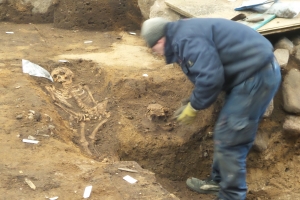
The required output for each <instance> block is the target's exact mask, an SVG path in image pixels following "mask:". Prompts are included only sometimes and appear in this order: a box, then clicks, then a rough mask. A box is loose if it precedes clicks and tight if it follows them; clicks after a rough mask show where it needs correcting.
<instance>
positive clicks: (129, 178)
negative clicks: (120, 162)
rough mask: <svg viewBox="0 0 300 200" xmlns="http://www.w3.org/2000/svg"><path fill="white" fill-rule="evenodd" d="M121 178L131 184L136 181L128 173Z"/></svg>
mask: <svg viewBox="0 0 300 200" xmlns="http://www.w3.org/2000/svg"><path fill="white" fill-rule="evenodd" d="M123 179H124V180H125V181H127V182H128V183H131V184H133V183H136V182H137V180H136V179H134V178H132V177H131V176H129V175H127V176H124V177H123Z"/></svg>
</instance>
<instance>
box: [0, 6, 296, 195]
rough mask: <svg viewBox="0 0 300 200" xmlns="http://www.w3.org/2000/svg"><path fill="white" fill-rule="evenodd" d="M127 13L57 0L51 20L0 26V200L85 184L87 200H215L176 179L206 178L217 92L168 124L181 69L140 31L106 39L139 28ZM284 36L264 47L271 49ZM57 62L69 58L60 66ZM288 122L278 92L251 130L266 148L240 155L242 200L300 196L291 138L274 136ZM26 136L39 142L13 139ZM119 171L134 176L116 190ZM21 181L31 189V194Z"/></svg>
mask: <svg viewBox="0 0 300 200" xmlns="http://www.w3.org/2000/svg"><path fill="white" fill-rule="evenodd" d="M3 5H4V4H1V5H0V9H4V7H3ZM136 5H137V3H136V1H128V2H127V1H101V3H100V2H98V1H89V2H86V1H84V2H74V1H71V0H61V1H59V2H57V4H55V7H53V9H56V11H55V14H54V24H53V23H51V24H12V23H3V22H2V23H1V24H0V25H1V26H0V41H1V49H0V56H1V58H2V59H1V61H0V72H1V73H0V75H1V79H0V85H1V86H2V87H1V90H0V91H1V94H2V95H1V97H0V109H1V112H2V116H0V123H1V124H2V128H1V132H0V134H1V135H2V136H1V137H0V138H1V139H0V145H1V147H2V148H1V149H2V150H3V151H2V153H0V159H1V160H4V161H5V162H3V163H2V164H1V165H0V169H1V170H0V174H1V176H2V177H3V178H2V181H1V183H0V186H1V187H0V188H1V189H0V192H1V193H2V194H4V195H3V196H4V197H7V199H41V198H44V197H45V196H59V197H60V198H63V199H82V195H81V194H80V195H78V193H77V191H81V190H83V188H84V187H85V186H86V184H93V185H95V188H94V189H93V196H92V197H91V199H105V198H107V199H176V197H175V196H177V197H178V198H179V199H183V200H188V199H204V200H208V199H212V198H213V196H211V195H200V194H196V193H194V192H192V191H190V190H188V189H187V188H186V186H185V180H186V178H188V177H190V176H194V177H198V178H206V177H207V176H208V175H209V173H210V166H211V163H212V158H213V141H212V134H213V127H214V122H215V120H216V117H217V115H218V112H219V111H220V108H221V106H222V102H223V95H220V97H219V98H218V101H217V102H216V103H215V104H213V105H212V106H211V107H210V108H208V109H207V110H204V111H201V112H200V113H199V114H198V117H197V120H196V122H195V123H193V124H192V125H191V126H181V125H179V124H177V123H176V122H175V121H174V120H172V114H173V112H174V111H175V110H176V109H177V108H178V107H179V106H180V102H181V100H182V99H184V98H186V97H188V96H189V94H190V92H191V91H192V89H193V86H192V84H191V83H190V82H189V81H188V79H187V78H186V77H185V76H184V75H183V73H182V72H181V70H180V68H179V67H178V66H176V65H165V64H164V59H163V58H161V57H159V56H156V55H153V54H152V53H151V51H150V50H149V49H147V48H146V47H145V45H144V41H142V40H141V39H140V38H139V36H138V34H139V33H138V31H137V35H130V34H128V33H126V32H122V31H115V32H111V31H108V30H119V29H120V30H137V29H138V28H139V24H140V20H141V19H142V18H141V17H140V14H139V12H138V11H137V6H136ZM1 6H2V7H1ZM28 9H29V8H28ZM51 9H52V8H51ZM69 11H71V12H69ZM6 12H7V13H8V12H11V13H12V14H10V15H8V16H9V17H10V18H9V19H8V18H5V16H7V15H3V17H4V18H2V19H7V20H14V21H18V20H17V19H19V20H20V21H22V22H23V21H24V20H25V19H27V18H26V16H27V14H26V11H24V16H18V15H17V14H18V12H16V13H13V12H12V11H6ZM68 12H69V13H68ZM25 15H26V16H25ZM28 16H29V14H28ZM14 17H15V19H14ZM50 18H51V15H49V19H50ZM28 19H29V18H28ZM30 19H33V18H30ZM45 20H46V19H45ZM47 20H48V18H47ZM20 21H18V22H20ZM25 21H26V20H25ZM41 22H43V20H42V21H41ZM57 27H61V28H68V29H72V30H63V29H60V28H57ZM81 28H86V29H93V30H97V29H99V30H105V32H96V31H90V30H89V31H84V30H82V29H81ZM6 31H12V32H14V34H5V32H6ZM293 34H298V33H297V32H296V33H293ZM287 35H288V36H290V35H289V34H287ZM282 36H283V35H276V36H272V37H270V40H271V41H272V42H273V43H275V42H276V41H277V40H278V39H279V38H280V37H282ZM22 59H26V60H29V61H31V62H33V63H35V64H38V65H40V66H42V67H43V68H45V69H46V70H47V71H49V72H50V73H51V72H52V71H53V70H54V69H58V68H67V69H69V70H70V71H72V73H73V78H72V83H71V84H70V85H68V87H67V86H64V85H63V84H62V82H60V83H59V82H56V81H55V82H51V81H49V80H48V79H46V78H41V77H35V76H30V75H28V74H24V73H22V64H21V60H22ZM62 59H63V60H67V62H61V61H60V62H59V60H62ZM292 68H298V69H300V67H299V63H297V62H296V61H295V60H294V58H293V57H291V59H290V61H289V64H288V66H287V69H286V70H285V71H282V74H283V75H284V74H286V72H287V70H289V69H292ZM86 86H88V88H89V89H86ZM47 87H51V88H52V89H53V90H51V91H54V92H52V93H51V92H49V89H47ZM78 88H79V89H78ZM75 89H78V91H84V92H78V93H77V92H76V90H75ZM55 91H56V92H55ZM57 91H58V92H57ZM72 91H73V92H72ZM88 91H90V93H89V92H88ZM74 94H76V95H74ZM83 94H86V96H83ZM55 95H56V96H55ZM53 96H54V97H53ZM58 96H60V97H64V98H62V99H64V100H65V101H64V100H62V99H58V98H57V97H58ZM91 96H92V97H91ZM92 108H96V110H95V109H92ZM96 111H97V112H98V113H97V112H96ZM100 111H101V112H100ZM95 112H96V114H95ZM286 115H287V113H285V112H284V111H283V108H282V94H281V90H280V91H279V92H278V94H277V95H276V97H275V99H274V111H273V114H272V115H271V117H270V118H267V119H264V120H263V121H262V123H261V125H260V128H259V131H258V134H259V135H260V136H261V137H263V138H264V141H265V142H266V144H267V147H268V148H267V149H266V150H265V151H263V152H261V151H257V149H255V148H253V149H252V151H251V152H250V154H249V157H248V177H247V180H248V184H249V192H248V199H249V200H258V199H261V200H264V199H272V200H279V199H285V200H288V199H293V200H294V199H300V193H299V184H300V183H299V173H298V167H297V166H298V165H299V162H300V157H299V156H300V149H299V147H300V140H299V138H298V137H297V136H294V135H290V134H288V133H285V132H283V129H282V124H283V122H284V119H285V116H286ZM82 116H83V117H85V118H86V119H85V120H83V119H82ZM103 121H104V123H103V124H101V122H103ZM93 133H95V138H94V139H92V138H91V137H90V136H91V135H92V134H93ZM29 136H33V137H35V138H36V139H37V140H39V141H40V143H39V144H38V145H31V144H25V143H22V139H26V138H28V137H29ZM83 136H84V137H85V139H86V141H87V143H88V145H87V146H84V144H86V143H85V142H83V141H82V140H83ZM140 166H141V167H140ZM118 167H126V168H131V169H137V170H138V171H140V172H141V173H140V174H138V175H136V176H135V175H132V176H134V177H135V178H137V179H139V182H138V184H136V185H133V186H132V185H127V183H125V182H122V181H123V180H122V176H123V175H126V174H124V172H122V173H121V172H119V171H118V170H116V169H118ZM152 172H154V173H155V176H156V179H157V180H158V181H157V180H155V178H154V175H153V173H152ZM26 177H27V178H29V179H30V180H32V181H33V182H34V183H35V184H36V185H37V188H38V189H37V190H32V189H30V188H29V186H28V185H27V184H26V183H25V182H24V178H26ZM161 185H162V186H163V187H161ZM157 188H159V189H157ZM165 189H166V190H165ZM141 191H142V192H141ZM169 192H170V193H173V194H174V195H175V196H174V195H171V194H170V193H169ZM115 194H116V195H115Z"/></svg>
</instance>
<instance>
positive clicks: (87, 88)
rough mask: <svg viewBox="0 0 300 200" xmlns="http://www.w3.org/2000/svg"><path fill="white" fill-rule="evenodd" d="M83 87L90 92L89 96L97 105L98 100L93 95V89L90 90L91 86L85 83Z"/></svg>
mask: <svg viewBox="0 0 300 200" xmlns="http://www.w3.org/2000/svg"><path fill="white" fill-rule="evenodd" d="M83 88H84V89H85V90H86V91H87V93H88V94H89V96H90V98H91V100H92V101H93V103H94V104H95V105H96V104H97V102H96V101H95V99H94V97H93V94H92V92H91V90H90V88H89V86H87V85H84V86H83Z"/></svg>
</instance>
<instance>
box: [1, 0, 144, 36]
mask: <svg viewBox="0 0 300 200" xmlns="http://www.w3.org/2000/svg"><path fill="white" fill-rule="evenodd" d="M0 21H8V22H16V23H53V24H54V27H57V28H63V29H89V30H100V31H112V30H125V31H134V30H139V29H140V24H141V22H142V14H141V11H140V9H139V6H138V3H137V0H130V1H126V0H101V1H98V0H90V1H73V0H47V1H45V0H27V1H22V0H2V1H0Z"/></svg>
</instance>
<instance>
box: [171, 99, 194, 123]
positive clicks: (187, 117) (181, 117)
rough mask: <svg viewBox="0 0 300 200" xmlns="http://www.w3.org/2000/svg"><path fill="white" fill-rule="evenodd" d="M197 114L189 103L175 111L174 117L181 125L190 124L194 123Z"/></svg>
mask: <svg viewBox="0 0 300 200" xmlns="http://www.w3.org/2000/svg"><path fill="white" fill-rule="evenodd" d="M197 112H198V111H197V110H195V109H194V108H193V107H192V106H191V103H190V102H189V103H188V104H187V105H185V106H181V107H180V108H179V109H178V110H176V111H175V113H174V117H175V118H177V121H179V122H180V123H182V124H190V123H192V122H193V121H194V119H195V117H196V115H197Z"/></svg>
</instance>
